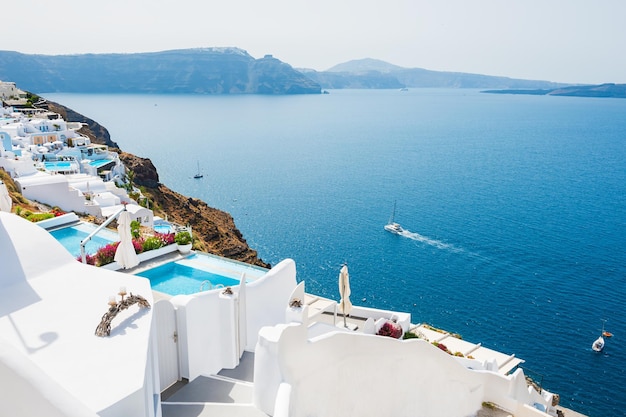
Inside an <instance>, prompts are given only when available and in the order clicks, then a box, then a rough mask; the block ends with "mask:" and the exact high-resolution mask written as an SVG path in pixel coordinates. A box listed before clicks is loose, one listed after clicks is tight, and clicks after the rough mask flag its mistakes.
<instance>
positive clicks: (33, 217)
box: [26, 213, 54, 223]
mask: <svg viewBox="0 0 626 417" xmlns="http://www.w3.org/2000/svg"><path fill="white" fill-rule="evenodd" d="M53 217H54V214H52V213H30V215H29V216H27V217H26V218H27V219H28V220H30V221H31V222H33V223H35V222H40V221H42V220H46V219H51V218H53Z"/></svg>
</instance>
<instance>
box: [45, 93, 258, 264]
mask: <svg viewBox="0 0 626 417" xmlns="http://www.w3.org/2000/svg"><path fill="white" fill-rule="evenodd" d="M43 107H46V108H48V109H49V110H51V111H53V112H55V113H58V114H60V115H61V116H63V118H64V119H65V120H68V121H79V122H82V123H85V126H84V127H83V128H82V129H81V133H83V134H84V135H86V136H88V137H89V138H90V139H92V141H93V142H95V143H101V144H105V145H108V146H109V147H110V148H111V149H112V150H113V149H116V150H117V151H118V153H119V155H120V159H121V160H122V162H123V163H124V165H126V167H127V169H129V170H132V171H133V173H134V181H133V182H134V184H135V185H136V186H139V187H140V189H141V190H142V193H143V194H144V196H146V197H147V198H148V199H149V201H150V208H151V209H152V210H153V211H154V212H155V214H156V215H159V216H161V217H164V216H165V214H167V217H168V219H169V220H171V221H173V222H175V223H178V224H183V225H187V224H189V225H190V226H191V227H192V230H193V234H194V237H195V239H196V240H195V242H194V248H195V249H198V250H202V251H205V252H209V253H213V254H215V255H219V256H224V257H227V258H230V259H234V260H237V261H241V262H246V263H249V264H252V265H258V266H262V267H265V268H269V267H270V265H269V264H267V263H265V262H263V261H262V260H261V259H260V258H259V257H258V254H257V252H256V251H255V250H253V249H251V248H250V247H249V246H248V243H247V242H246V240H245V239H244V237H243V235H242V234H241V232H240V231H239V229H237V227H236V226H235V221H234V220H233V218H232V216H231V215H230V214H228V213H226V212H223V211H221V210H218V209H215V208H212V207H209V206H208V205H207V204H206V203H205V202H204V201H201V200H199V199H197V198H191V197H186V196H184V195H182V194H179V193H177V192H176V191H173V190H171V189H169V188H168V187H166V186H165V185H163V184H161V183H160V182H159V174H158V172H157V169H156V167H155V166H154V164H152V161H151V160H150V159H147V158H141V157H138V156H135V155H132V154H129V153H126V152H122V151H121V150H119V147H118V145H117V143H115V142H114V141H112V140H111V137H110V135H109V132H108V131H107V129H106V128H104V127H103V126H101V125H100V124H98V123H97V122H95V121H94V120H92V119H89V118H87V117H85V116H83V115H81V114H79V113H76V112H75V111H73V110H71V109H69V108H67V107H65V106H63V105H61V104H58V103H54V102H47V103H45V104H44V105H43Z"/></svg>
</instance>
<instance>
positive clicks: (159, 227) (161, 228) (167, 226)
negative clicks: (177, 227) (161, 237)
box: [152, 221, 174, 234]
mask: <svg viewBox="0 0 626 417" xmlns="http://www.w3.org/2000/svg"><path fill="white" fill-rule="evenodd" d="M152 227H153V228H154V231H155V232H159V233H163V234H167V233H174V225H173V224H171V223H170V222H166V221H158V222H157V221H155V222H154V225H153V226H152Z"/></svg>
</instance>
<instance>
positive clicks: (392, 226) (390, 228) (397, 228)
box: [385, 222, 404, 235]
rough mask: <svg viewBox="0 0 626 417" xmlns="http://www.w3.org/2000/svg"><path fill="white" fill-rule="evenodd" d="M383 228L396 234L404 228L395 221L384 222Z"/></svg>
mask: <svg viewBox="0 0 626 417" xmlns="http://www.w3.org/2000/svg"><path fill="white" fill-rule="evenodd" d="M385 230H386V231H388V232H391V233H395V234H397V235H399V234H400V233H402V232H404V229H403V228H402V226H400V225H399V224H398V223H395V222H391V223H388V224H386V225H385Z"/></svg>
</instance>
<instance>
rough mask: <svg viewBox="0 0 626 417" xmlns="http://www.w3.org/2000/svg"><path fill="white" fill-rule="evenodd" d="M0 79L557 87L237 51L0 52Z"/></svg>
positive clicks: (200, 89)
mask: <svg viewBox="0 0 626 417" xmlns="http://www.w3.org/2000/svg"><path fill="white" fill-rule="evenodd" d="M0 80H11V81H13V82H15V83H17V84H18V85H20V86H22V88H24V89H26V90H28V91H32V92H36V93H39V94H41V93H57V92H64V93H134V94H145V93H158V94H274V95H284V94H320V93H322V92H323V90H324V89H349V88H353V89H356V88H359V89H403V88H474V89H520V90H521V89H526V90H530V89H534V90H548V89H550V90H552V89H557V88H561V87H565V86H566V85H565V84H559V83H554V82H550V81H537V80H520V79H513V78H508V77H497V76H490V75H480V74H468V73H460V72H445V71H431V70H427V69H423V68H403V67H399V66H396V65H393V64H390V63H387V62H384V61H380V60H376V59H371V58H365V59H360V60H353V61H349V62H346V63H343V64H339V65H336V66H334V67H332V68H330V69H328V70H326V71H315V70H311V69H296V68H293V67H292V66H291V65H289V64H287V63H284V62H282V61H280V60H279V59H276V58H274V57H273V56H272V55H265V56H264V57H263V58H260V59H255V58H253V57H252V56H250V55H249V54H248V53H247V52H246V51H244V50H242V49H239V48H197V49H181V50H171V51H163V52H150V53H132V54H80V55H31V54H22V53H19V52H13V51H0Z"/></svg>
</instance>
